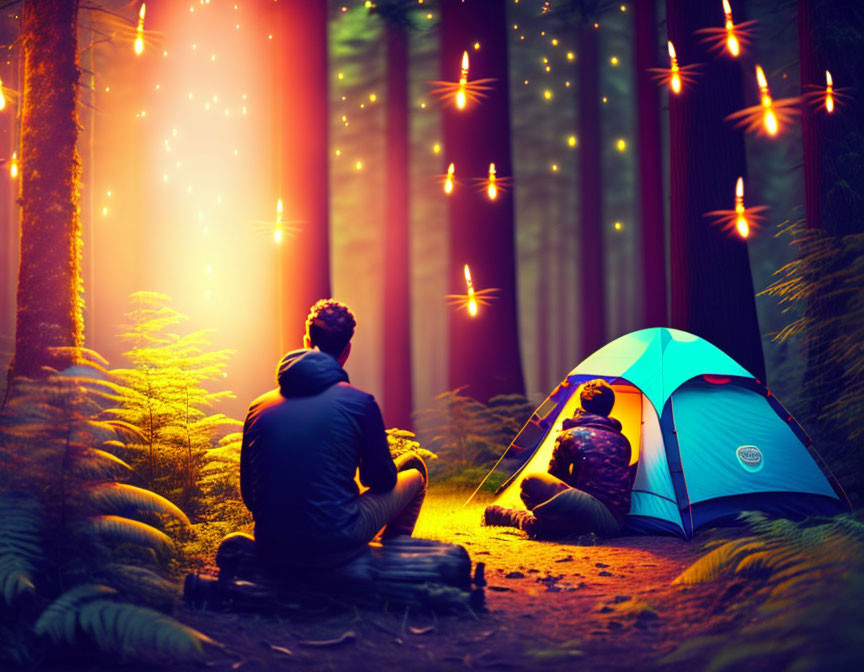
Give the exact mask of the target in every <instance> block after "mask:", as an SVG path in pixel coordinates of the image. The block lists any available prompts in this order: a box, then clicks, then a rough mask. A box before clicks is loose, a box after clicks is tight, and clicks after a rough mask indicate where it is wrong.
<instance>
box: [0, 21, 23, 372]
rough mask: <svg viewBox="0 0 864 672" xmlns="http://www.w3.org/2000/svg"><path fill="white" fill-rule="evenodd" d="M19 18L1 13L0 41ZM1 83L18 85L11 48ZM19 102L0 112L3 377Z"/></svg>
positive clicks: (9, 335)
mask: <svg viewBox="0 0 864 672" xmlns="http://www.w3.org/2000/svg"><path fill="white" fill-rule="evenodd" d="M18 31H19V25H18V21H14V22H13V21H12V17H11V16H3V17H0V43H2V44H11V43H12V42H14V41H15V38H16V37H17V35H18ZM3 74H4V79H3V86H4V87H5V88H7V89H10V90H13V91H14V90H16V89H18V58H17V57H16V56H15V52H11V54H10V57H9V66H8V67H6V68H4V70H3ZM18 109H19V106H18V104H13V103H12V101H11V100H9V99H8V97H7V100H6V109H5V110H3V111H2V112H0V157H2V159H3V160H4V163H3V164H2V173H0V249H2V252H0V366H3V367H4V370H3V371H2V372H0V379H2V378H5V375H6V371H5V368H6V365H7V364H8V361H7V360H6V356H7V355H9V354H11V353H12V349H13V348H14V343H15V277H16V275H17V273H18V245H17V242H18V203H16V190H17V188H18V180H17V179H13V178H12V177H11V175H10V168H11V163H12V154H13V153H14V152H18V151H19V150H20V148H19V146H18V133H17V127H16V120H17V116H18Z"/></svg>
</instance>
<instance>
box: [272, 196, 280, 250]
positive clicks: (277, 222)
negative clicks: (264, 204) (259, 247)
mask: <svg viewBox="0 0 864 672" xmlns="http://www.w3.org/2000/svg"><path fill="white" fill-rule="evenodd" d="M273 239H274V240H275V241H276V244H277V245H279V244H280V243H281V242H282V199H281V198H280V199H279V200H277V201H276V231H275V232H274V233H273Z"/></svg>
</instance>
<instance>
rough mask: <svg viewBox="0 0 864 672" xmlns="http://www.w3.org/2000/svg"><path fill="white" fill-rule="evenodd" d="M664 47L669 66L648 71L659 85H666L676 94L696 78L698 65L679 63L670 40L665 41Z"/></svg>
mask: <svg viewBox="0 0 864 672" xmlns="http://www.w3.org/2000/svg"><path fill="white" fill-rule="evenodd" d="M666 47H667V51H668V52H669V67H668V68H649V72H653V73H654V78H655V79H656V80H658V81H659V82H660V85H661V86H662V85H668V86H669V89H670V90H671V91H672V93H674V94H675V95H678V94H679V93H681V91H682V89H684V88H685V87H686V86H687V85H688V84H691V83H692V82H693V80H694V79H695V78H696V71H697V70H698V69H699V65H698V64H694V65H684V66H681V65H679V64H678V54H676V53H675V45H674V44H672V41H671V40H669V41H668V42H667V43H666Z"/></svg>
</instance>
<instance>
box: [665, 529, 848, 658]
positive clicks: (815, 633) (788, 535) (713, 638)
mask: <svg viewBox="0 0 864 672" xmlns="http://www.w3.org/2000/svg"><path fill="white" fill-rule="evenodd" d="M744 517H745V519H746V522H747V524H748V526H749V530H750V532H751V534H749V535H748V536H745V537H743V538H739V539H735V540H733V541H725V542H719V543H717V544H715V547H714V548H712V549H711V550H710V551H709V552H708V553H706V554H705V555H704V556H703V557H702V558H700V559H699V560H698V561H697V562H695V563H694V564H693V565H691V566H690V567H688V568H687V569H686V570H685V571H684V572H683V573H682V574H681V575H680V576H679V577H678V578H677V579H675V582H674V583H675V584H678V585H686V584H698V583H706V582H709V581H722V580H726V581H728V580H734V579H736V578H741V579H747V580H749V581H751V582H753V583H757V584H759V585H760V587H759V589H758V590H757V591H756V592H755V594H753V595H752V596H751V597H750V598H748V599H747V600H743V601H740V602H736V603H734V604H733V605H731V606H730V607H729V609H730V610H731V609H734V610H736V611H737V613H738V614H739V615H740V622H741V623H742V624H741V625H740V626H739V627H738V628H737V629H735V630H734V631H732V632H724V633H722V634H711V635H707V636H703V637H697V638H694V639H691V640H688V641H685V642H684V643H682V644H681V645H680V646H679V647H678V648H677V649H676V650H675V651H673V652H672V653H671V654H669V655H668V656H666V657H665V658H664V659H663V660H662V661H661V662H662V663H665V664H681V665H684V666H685V667H689V666H691V665H692V666H696V665H698V666H699V668H700V669H706V670H708V671H709V672H720V671H722V670H730V669H745V670H750V669H765V668H764V666H765V665H770V669H783V670H789V671H790V672H806V671H809V670H813V671H814V672H815V671H817V670H828V669H831V670H846V669H859V665H860V662H861V659H862V656H864V641H862V639H861V624H862V623H864V578H862V572H864V522H862V520H861V515H860V514H857V515H855V514H846V515H841V516H837V517H834V518H821V517H819V518H810V519H807V520H805V521H803V522H800V523H796V522H792V521H789V520H782V519H781V520H772V519H770V518H768V517H767V516H765V515H763V514H759V513H748V514H744Z"/></svg>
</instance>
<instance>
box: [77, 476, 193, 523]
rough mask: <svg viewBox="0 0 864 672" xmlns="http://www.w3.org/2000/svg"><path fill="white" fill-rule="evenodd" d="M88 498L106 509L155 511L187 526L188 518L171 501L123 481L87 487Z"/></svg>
mask: <svg viewBox="0 0 864 672" xmlns="http://www.w3.org/2000/svg"><path fill="white" fill-rule="evenodd" d="M89 496H90V499H91V500H92V501H93V503H94V504H96V505H97V506H99V507H100V508H101V509H102V510H106V511H124V512H125V511H129V510H132V511H134V512H135V513H139V514H140V513H143V512H148V513H157V514H160V515H163V516H169V517H172V518H175V519H177V520H179V521H180V522H181V523H183V524H184V525H185V526H187V527H188V526H189V524H190V523H189V518H187V517H186V514H185V513H183V512H182V511H181V510H180V508H179V507H177V506H176V505H175V504H174V503H173V502H171V501H169V500H167V499H165V498H164V497H162V496H160V495H157V494H156V493H155V492H151V491H150V490H145V489H144V488H137V487H135V486H134V485H128V484H125V483H100V484H98V485H96V486H93V487H91V488H90V489H89Z"/></svg>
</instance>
